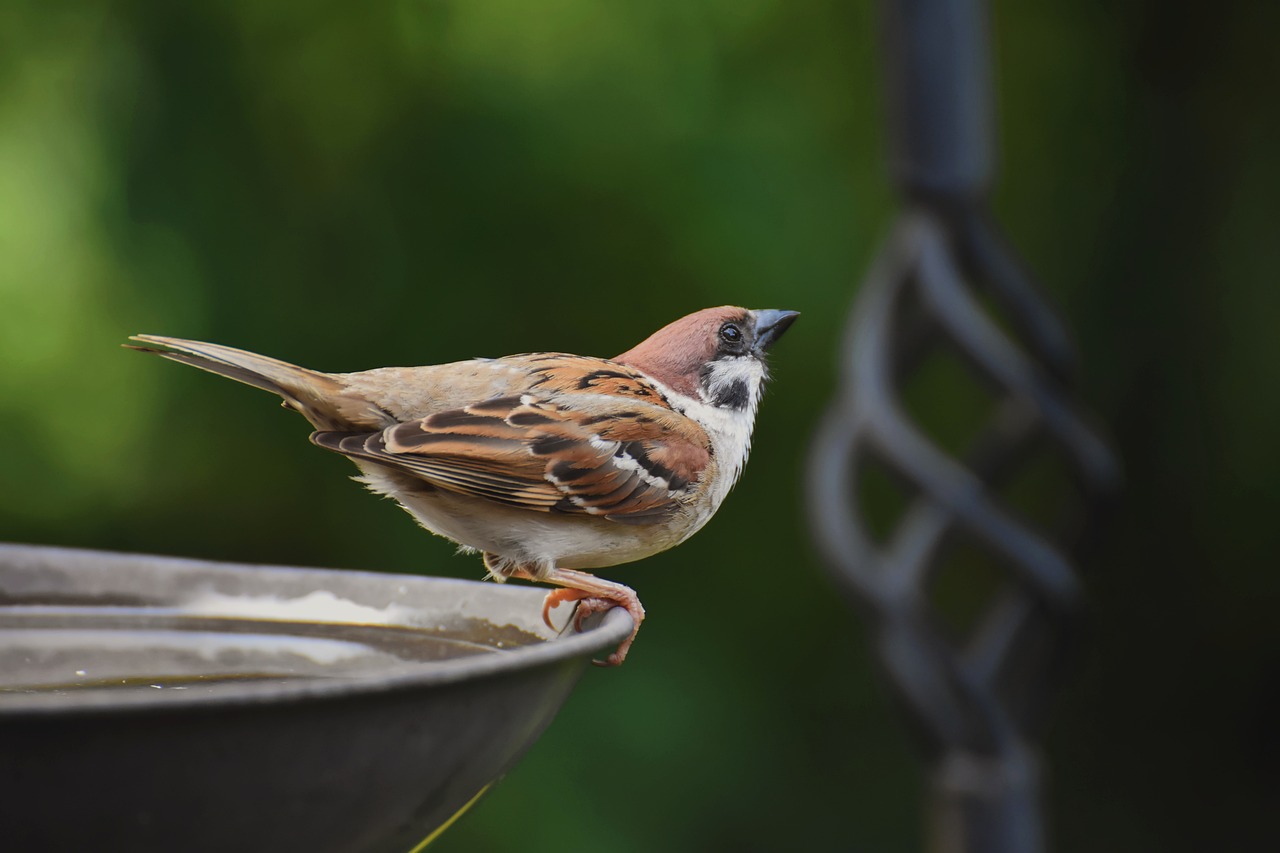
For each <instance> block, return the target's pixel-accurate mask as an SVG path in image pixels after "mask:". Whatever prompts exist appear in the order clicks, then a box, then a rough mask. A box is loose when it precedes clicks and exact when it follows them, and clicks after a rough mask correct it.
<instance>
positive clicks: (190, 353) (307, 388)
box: [124, 335, 370, 429]
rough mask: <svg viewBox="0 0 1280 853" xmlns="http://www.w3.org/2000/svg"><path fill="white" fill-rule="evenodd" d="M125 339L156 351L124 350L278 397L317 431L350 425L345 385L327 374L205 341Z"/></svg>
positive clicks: (154, 337) (152, 337)
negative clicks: (135, 351)
mask: <svg viewBox="0 0 1280 853" xmlns="http://www.w3.org/2000/svg"><path fill="white" fill-rule="evenodd" d="M129 339H130V340H133V341H139V342H141V343H144V344H153V345H155V346H132V345H130V344H125V345H124V346H125V347H126V348H127V349H133V350H138V351H139V352H149V353H153V354H155V355H158V356H161V357H163V358H167V359H169V360H170V361H176V362H179V363H181V364H189V365H191V366H192V367H198V368H200V369H201V370H207V371H209V372H210V373H216V374H218V375H219V376H226V377H227V378H229V379H234V380H236V381H237V382H243V383H244V384H245V385H252V386H253V387H255V388H261V389H263V390H264V391H270V392H271V393H273V394H278V395H279V396H280V397H281V398H283V399H284V401H285V403H286V404H287V405H289V406H290V407H291V408H294V409H296V410H297V411H299V412H300V413H302V415H303V416H304V417H306V419H307V420H309V421H311V423H312V424H313V425H314V426H315V427H316V428H317V429H340V428H342V427H344V426H346V425H348V424H351V423H352V420H351V418H350V414H352V413H351V412H350V411H349V410H350V409H352V408H353V407H352V405H351V404H352V403H355V402H356V401H355V400H350V399H344V397H346V396H347V395H345V394H344V393H343V392H344V391H345V390H346V387H345V385H344V384H343V383H342V382H341V381H340V380H339V379H338V378H337V377H335V376H332V375H330V374H328V373H321V372H319V371H316V370H308V369H307V368H305V367H298V366H297V365H296V364H289V363H288V362H286V361H280V360H279V359H274V358H269V357H267V356H265V355H258V354H257V353H252V352H246V351H245V350H239V349H234V348H233V347H225V346H221V345H220V344H211V343H205V342H204V341H188V340H184V339H182V338H168V337H163V336H161V335H133V336H131V337H130V338H129ZM359 402H360V403H363V404H364V405H363V406H361V405H357V406H355V407H354V408H357V409H359V408H364V407H368V406H369V405H370V404H369V403H368V401H359ZM340 410H348V411H340Z"/></svg>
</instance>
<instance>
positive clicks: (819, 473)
mask: <svg viewBox="0 0 1280 853" xmlns="http://www.w3.org/2000/svg"><path fill="white" fill-rule="evenodd" d="M885 11H886V15H885V23H886V25H887V26H886V51H885V52H886V56H887V58H888V61H889V68H888V74H887V81H888V88H889V102H890V104H889V105H890V109H891V113H892V119H893V121H892V126H893V129H894V132H895V139H894V142H895V145H894V149H895V158H894V163H893V167H894V173H895V178H896V180H897V182H898V184H899V186H900V188H901V190H902V192H903V194H904V195H905V197H906V199H907V202H908V203H907V209H906V210H905V212H904V213H903V215H902V217H901V219H900V221H899V223H898V225H897V227H896V228H895V230H894V232H893V234H892V235H891V237H890V239H889V241H888V243H887V245H886V247H885V248H884V250H883V252H882V254H881V256H880V258H879V260H878V261H877V262H876V264H875V265H874V266H873V268H872V270H871V271H870V274H869V276H868V279H867V280H866V282H865V283H864V285H863V288H862V290H861V292H860V294H859V298H858V300H857V304H856V305H855V308H854V312H853V315H852V321H851V326H850V330H849V339H848V341H847V342H846V346H845V348H844V352H845V353H846V357H845V361H844V371H843V380H842V385H841V388H840V390H839V392H838V394H837V398H836V400H835V401H834V403H833V405H832V406H831V409H830V411H829V412H828V415H827V417H826V419H825V421H824V424H823V426H822V427H821V430H820V432H819V435H818V438H817V441H816V443H815V446H814V452H813V454H812V457H811V466H810V478H809V483H810V502H811V505H812V515H813V517H814V518H815V519H816V533H817V537H818V540H819V543H820V545H821V547H822V549H823V552H824V556H825V557H826V560H827V562H828V563H829V564H830V565H831V567H832V568H833V569H834V573H835V576H836V578H837V580H838V581H839V582H840V584H841V586H842V588H843V589H844V590H845V591H846V592H847V593H848V594H849V595H850V596H851V598H852V599H853V600H854V601H855V602H856V603H857V604H858V605H859V606H860V607H861V608H862V609H863V610H864V612H865V613H866V614H867V616H868V617H869V619H870V622H871V629H872V631H873V633H874V637H875V642H876V647H877V651H878V653H879V657H880V659H881V663H882V664H883V666H884V668H885V670H886V671H887V673H888V675H889V678H890V682H891V684H892V686H893V687H894V689H895V692H896V694H897V696H898V698H899V699H900V701H901V702H902V705H903V707H904V709H905V711H906V713H907V716H908V718H909V719H910V720H911V722H912V723H913V728H914V730H915V732H916V733H917V735H918V736H919V740H920V742H921V744H922V745H923V748H924V752H925V757H926V760H927V761H928V763H929V764H930V766H931V769H932V782H933V789H934V800H935V810H934V818H935V819H934V825H933V844H932V847H933V849H934V850H938V851H1038V850H1042V849H1043V848H1044V840H1043V833H1042V829H1041V820H1040V814H1039V775H1040V774H1039V768H1038V759H1037V751H1036V749H1035V747H1034V741H1035V739H1036V737H1037V735H1038V731H1037V729H1038V725H1039V723H1040V722H1041V721H1042V719H1043V711H1044V706H1045V704H1046V702H1047V699H1048V696H1049V694H1050V693H1051V688H1052V686H1053V678H1054V675H1055V671H1054V670H1055V668H1056V667H1055V666H1054V664H1055V663H1056V660H1057V658H1058V657H1059V655H1060V653H1061V650H1062V648H1063V647H1064V642H1065V640H1066V635H1067V634H1068V632H1069V630H1070V627H1071V625H1072V623H1073V615H1074V614H1075V613H1076V611H1077V609H1078V608H1079V605H1080V599H1081V591H1080V586H1079V582H1078V581H1077V579H1076V575H1075V572H1074V570H1073V567H1072V563H1071V559H1070V557H1069V551H1070V543H1066V542H1062V541H1057V540H1054V539H1051V538H1050V537H1049V536H1047V535H1045V534H1044V533H1041V532H1039V531H1037V530H1036V529H1034V528H1033V527H1032V526H1031V525H1030V524H1029V523H1027V522H1026V521H1025V520H1023V519H1022V518H1020V517H1019V516H1018V515H1017V513H1016V512H1015V511H1014V510H1013V509H1012V508H1011V507H1009V506H1007V505H1006V504H1005V502H1004V501H1002V500H1001V498H1000V497H999V494H998V490H999V488H1000V487H1001V486H1002V485H1003V484H1005V483H1006V482H1008V481H1009V480H1010V479H1011V478H1012V477H1013V476H1014V475H1015V474H1016V473H1017V472H1018V470H1019V469H1020V468H1021V467H1022V465H1023V464H1024V463H1025V461H1026V460H1027V458H1028V456H1029V454H1031V453H1032V452H1035V451H1038V450H1043V449H1045V448H1046V447H1052V448H1055V449H1057V450H1058V451H1059V452H1060V453H1061V455H1062V456H1063V457H1064V458H1065V460H1066V462H1067V468H1068V470H1069V471H1070V472H1071V475H1072V477H1073V478H1074V479H1075V480H1076V483H1077V485H1078V487H1079V490H1080V492H1081V493H1082V494H1083V495H1084V496H1085V499H1086V501H1085V502H1086V503H1089V504H1093V505H1094V506H1095V507H1096V506H1097V505H1098V504H1099V503H1100V502H1101V500H1102V499H1103V498H1105V496H1107V495H1109V494H1111V493H1112V492H1113V491H1114V487H1115V486H1116V484H1117V482H1118V479H1119V474H1118V469H1117V466H1116V463H1115V462H1114V459H1113V457H1112V455H1111V453H1110V452H1109V450H1108V449H1107V447H1106V446H1105V445H1104V444H1103V442H1102V441H1101V440H1100V439H1099V438H1098V436H1097V435H1096V434H1095V432H1094V431H1093V430H1092V429H1091V428H1090V427H1089V425H1088V424H1087V422H1086V420H1085V419H1084V417H1083V416H1082V415H1081V413H1080V412H1079V411H1078V409H1077V407H1076V405H1075V404H1074V403H1073V401H1072V397H1071V395H1070V392H1069V387H1070V382H1071V378H1072V376H1073V373H1074V355H1073V353H1072V349H1071V346H1070V342H1069V336H1068V335H1067V332H1066V330H1065V328H1064V327H1063V326H1062V324H1061V323H1060V322H1059V320H1058V319H1057V317H1056V316H1055V315H1054V314H1053V312H1052V311H1051V310H1050V309H1049V308H1048V307H1047V306H1046V305H1045V304H1044V303H1043V301H1042V300H1041V298H1040V296H1039V294H1038V293H1037V289H1036V287H1035V286H1034V285H1033V283H1032V282H1031V280H1030V279H1029V277H1028V276H1027V275H1026V274H1025V273H1024V272H1023V270H1022V269H1021V267H1020V266H1019V264H1018V263H1017V262H1016V260H1015V259H1014V257H1013V254H1012V253H1011V252H1010V250H1009V249H1008V248H1007V247H1006V246H1005V244H1004V243H1003V241H1002V239H1001V238H1000V236H999V234H998V232H997V230H996V229H995V227H994V226H993V224H992V223H991V222H990V220H989V218H988V216H987V213H986V207H985V193H986V188H987V186H988V184H989V182H990V178H991V174H992V171H993V163H994V156H993V154H992V145H991V141H990V136H991V132H990V128H991V123H992V122H991V108H990V86H989V73H988V67H987V61H986V56H987V43H986V42H987V38H986V24H985V14H984V13H985V10H984V8H983V7H982V4H981V0H886V3H885ZM981 296H985V297H987V298H988V299H989V300H990V301H991V302H992V303H994V304H995V305H996V306H997V307H998V309H999V312H1000V314H1001V315H1002V316H1004V317H1005V318H1007V320H1008V322H1009V325H1010V326H1011V329H1012V330H1011V331H1006V330H1005V329H1004V328H1003V327H1002V326H1001V325H1000V324H999V323H997V322H996V320H995V319H994V317H993V315H992V313H991V312H990V311H988V309H987V308H985V307H984V305H983V303H982V301H981V298H980V297H981ZM938 349H943V350H944V351H947V352H950V353H953V354H955V355H958V356H959V357H960V358H961V360H962V361H963V362H964V363H965V364H966V366H967V367H968V368H969V369H970V370H971V371H972V373H973V374H974V375H975V376H976V377H977V378H978V379H979V380H980V381H981V382H982V383H983V385H984V386H985V387H987V388H988V389H990V390H991V391H992V393H993V396H994V398H995V408H994V414H993V415H992V417H991V418H990V420H989V421H988V423H987V424H986V428H985V430H984V432H983V433H982V435H981V436H980V437H979V438H978V440H977V441H976V442H975V443H974V445H973V446H972V447H971V449H970V451H969V453H968V454H967V455H966V458H965V459H964V460H963V461H961V460H957V459H953V458H951V457H949V456H948V455H947V454H946V453H945V452H944V451H943V450H942V449H941V448H939V447H938V446H937V445H936V444H935V443H934V442H933V441H931V440H930V438H929V437H928V436H927V435H926V434H925V433H924V432H923V431H922V430H921V429H920V428H919V427H918V426H917V425H916V424H914V423H912V421H911V420H910V419H909V418H908V416H907V415H906V413H905V411H904V409H903V407H902V405H901V404H900V403H899V394H900V391H901V389H902V387H903V385H904V384H905V382H906V381H907V380H908V379H909V378H910V377H911V376H912V373H913V371H914V370H915V368H917V367H918V365H919V364H920V362H921V360H922V358H923V357H924V356H926V355H928V354H930V353H932V352H935V351H937V350H938ZM869 463H872V464H878V465H881V466H883V467H884V468H887V469H888V470H889V471H891V472H892V473H894V474H896V475H897V476H898V478H900V480H901V481H902V482H903V483H905V484H906V485H907V486H908V488H909V489H910V490H911V492H912V493H913V495H914V497H913V499H912V502H911V504H910V506H909V508H908V510H907V511H906V512H905V514H904V515H903V516H902V519H901V521H900V523H899V524H898V525H897V527H896V528H895V529H894V531H893V532H892V534H891V535H890V536H889V537H888V539H887V541H885V542H883V543H879V542H877V540H876V538H875V537H874V536H873V535H872V533H871V531H870V529H869V527H868V525H867V521H866V518H865V507H864V506H862V499H861V496H860V494H859V482H860V477H861V476H862V475H863V473H864V472H865V470H866V469H867V468H868V467H869ZM961 538H964V539H966V540H969V541H973V542H976V543H977V544H978V545H979V547H980V548H981V549H982V551H983V552H984V553H985V554H986V555H987V556H988V557H989V558H990V559H991V561H992V562H993V563H994V564H995V565H997V566H998V567H999V568H1000V569H1001V570H1002V574H1003V578H1004V583H1003V585H1002V588H1001V590H1000V591H999V592H998V593H997V594H996V595H995V596H994V598H993V600H992V601H991V603H990V605H989V606H988V607H987V609H986V611H985V612H984V614H983V617H982V619H981V621H980V622H979V624H978V625H977V627H976V629H975V630H974V631H973V632H972V634H971V636H970V638H969V640H968V641H967V642H965V643H958V642H956V641H955V640H953V638H952V637H951V636H950V635H949V633H948V632H947V631H946V630H945V629H944V627H943V626H942V625H941V624H940V621H939V619H938V617H937V614H936V613H935V612H934V608H933V607H932V605H931V604H930V599H929V592H930V588H931V585H932V584H933V582H934V580H935V576H936V575H937V573H938V571H939V569H940V567H941V566H942V564H943V561H944V559H945V558H946V556H947V554H948V553H949V550H950V548H951V547H952V546H953V545H955V544H956V543H957V542H958V541H959V540H960V539H961ZM1060 538H1062V537H1060Z"/></svg>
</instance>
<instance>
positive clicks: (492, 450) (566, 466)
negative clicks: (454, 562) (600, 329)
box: [312, 361, 711, 524]
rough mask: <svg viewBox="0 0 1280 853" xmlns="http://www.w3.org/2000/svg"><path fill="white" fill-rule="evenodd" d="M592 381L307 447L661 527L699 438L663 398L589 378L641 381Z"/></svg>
mask: <svg viewBox="0 0 1280 853" xmlns="http://www.w3.org/2000/svg"><path fill="white" fill-rule="evenodd" d="M596 363H597V364H599V363H603V362H599V361H597V362H596ZM622 370H625V368H623V369H622ZM591 374H592V372H591V371H586V372H584V373H583V374H582V376H581V377H579V379H578V380H568V379H566V378H565V375H564V373H563V372H562V371H561V372H559V373H558V378H557V382H559V381H561V380H563V381H564V382H566V383H568V384H571V385H574V387H575V388H576V385H577V383H578V382H579V381H580V380H584V379H586V380H589V381H586V382H583V383H582V385H583V387H582V388H580V389H577V391H574V392H570V393H560V394H553V393H548V394H546V395H545V396H542V395H539V394H538V393H537V389H531V391H532V392H533V393H525V394H520V395H512V396H505V397H497V398H494V399H490V400H486V401H484V402H480V403H475V404H473V405H469V406H465V407H463V408H459V409H453V410H449V411H444V412H436V413H435V414H432V415H428V416H427V417H424V418H419V419H416V420H413V421H409V422H406V423H401V424H397V425H395V426H391V427H388V428H386V429H384V430H382V431H380V432H366V433H350V432H332V431H328V432H326V431H321V432H316V433H314V434H313V435H312V441H313V442H315V443H316V444H318V445H319V446H321V447H325V448H327V449H329V450H334V451H337V452H338V453H342V454H345V455H347V456H350V457H353V458H355V459H363V460H367V461H370V462H376V463H378V464H380V465H386V466H389V467H392V468H396V469H399V470H401V471H403V472H405V473H408V474H411V475H413V476H415V477H418V478H420V479H422V480H424V481H426V482H427V483H430V484H431V485H434V486H436V487H438V488H441V489H446V490H448V491H452V492H457V493H459V494H465V495H471V496H474V497H479V498H485V499H487V500H492V501H496V502H498V503H502V504H506V505H509V506H516V507H521V508H524V509H530V510H540V511H543V512H557V513H570V514H583V515H592V516H597V517H600V518H608V519H612V520H615V521H619V522H625V523H635V524H645V523H652V522H659V521H662V520H665V519H666V518H668V517H669V516H670V515H671V514H672V513H673V512H675V511H676V509H678V508H679V506H680V504H681V500H682V498H687V497H688V496H690V495H691V494H692V493H693V491H694V489H695V487H696V485H697V482H698V480H699V477H700V476H701V474H702V471H703V469H705V468H706V466H707V464H708V463H709V461H710V458H711V453H710V445H709V443H708V441H707V439H706V435H705V433H703V432H702V431H701V429H700V428H698V427H697V426H696V425H694V424H692V422H690V421H689V420H688V419H687V418H684V417H683V416H681V415H678V414H677V413H675V412H674V411H672V410H671V409H670V408H668V407H666V406H664V405H662V404H661V403H659V404H656V405H655V404H654V403H650V402H647V401H646V396H648V395H649V394H651V393H653V394H657V393H659V392H657V389H654V388H652V387H651V388H650V389H649V390H647V391H645V393H644V394H635V395H632V396H630V397H628V396H625V395H623V396H619V395H617V394H616V393H615V391H616V389H611V390H610V393H608V394H601V393H599V392H598V391H593V390H592V389H593V386H592V384H591V383H592V382H610V383H615V384H616V383H618V382H622V381H625V382H634V381H636V379H637V377H635V376H623V375H622V374H619V375H616V376H601V375H599V374H598V370H597V371H596V372H595V374H596V375H595V378H594V379H590V376H591ZM637 390H640V389H639V386H637ZM579 392H581V393H579ZM574 398H577V399H574ZM575 403H576V404H580V405H572V404H575Z"/></svg>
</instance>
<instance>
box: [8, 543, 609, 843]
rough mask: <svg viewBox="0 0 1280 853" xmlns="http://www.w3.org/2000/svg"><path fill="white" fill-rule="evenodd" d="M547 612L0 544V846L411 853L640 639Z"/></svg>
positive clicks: (322, 575) (511, 599)
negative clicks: (567, 623)
mask: <svg viewBox="0 0 1280 853" xmlns="http://www.w3.org/2000/svg"><path fill="white" fill-rule="evenodd" d="M544 594H545V592H544V591H543V590H540V589H535V588H532V587H519V586H514V585H505V586H499V585H497V584H493V583H481V582H475V581H460V580H450V579H443V578H425V577H416V576H403V575H386V574H371V573H366V572H351V571H335V570H322V569H296V568H281V567H267V566H248V565H235V564H225V563H211V562H202V561H194V560H182V559H175V558H163V557H151V556H139V555H131V554H112V553H105V552H98V551H79V550H69V549H60V548H46V547H35V546H20V545H0V826H2V827H3V828H4V832H3V836H4V846H5V848H6V849H12V850H95V849H97V850H101V849H115V850H130V851H161V850H164V851H169V850H185V851H203V850H208V851H226V850H236V851H240V853H249V851H257V850H262V851H287V850H298V851H309V852H310V853H321V851H379V850H385V851H395V853H407V851H409V850H412V849H414V848H415V847H416V846H417V845H418V844H419V843H420V842H422V841H423V840H424V839H425V838H427V837H429V836H431V835H432V834H433V833H435V832H437V831H439V830H440V829H442V828H443V827H445V826H447V825H448V823H449V822H450V820H451V818H452V817H453V816H455V815H456V814H458V813H459V812H460V810H462V809H465V808H466V806H467V805H469V804H470V803H471V802H472V801H473V800H474V799H476V798H477V797H478V796H479V795H480V794H481V793H482V792H483V791H484V790H485V789H486V788H487V787H488V785H489V784H490V783H491V782H493V781H494V780H495V779H497V778H498V777H500V776H501V775H502V774H503V773H504V772H506V771H507V770H508V769H509V768H510V767H511V766H512V765H513V764H514V763H515V762H516V761H517V760H518V759H519V757H520V756H521V755H522V754H523V753H524V751H525V750H526V749H527V748H528V747H529V746H530V745H531V744H532V743H533V741H534V740H536V739H537V738H538V736H539V735H540V734H541V733H542V731H543V730H544V729H545V728H546V726H547V725H548V724H549V723H550V722H551V719H552V718H553V717H554V716H555V714H556V712H557V711H558V710H559V708H560V705H561V704H562V703H563V702H564V700H565V698H566V697H567V696H568V694H569V692H570V691H571V690H572V689H573V686H574V684H575V683H576V682H577V679H578V677H579V676H580V675H581V674H582V671H583V669H584V667H585V665H586V664H587V662H588V660H589V659H590V658H591V657H592V656H593V655H598V654H599V652H601V651H602V650H608V649H610V648H611V647H612V646H614V645H616V644H617V643H618V642H620V641H621V640H622V639H623V638H624V637H626V636H627V634H628V633H629V631H630V629H631V619H630V617H629V616H628V615H627V614H626V613H625V612H624V611H622V610H620V609H614V610H611V611H609V612H607V613H605V614H604V615H603V618H600V617H597V618H596V620H595V621H588V623H587V625H588V628H587V630H586V631H585V632H584V633H581V634H576V633H573V632H572V631H569V632H565V633H564V634H563V635H562V636H556V635H555V634H554V632H552V631H549V630H548V629H547V628H546V626H544V625H543V624H542V620H541V610H542V598H543V595H544ZM562 609H568V608H562ZM561 618H565V617H561Z"/></svg>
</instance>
